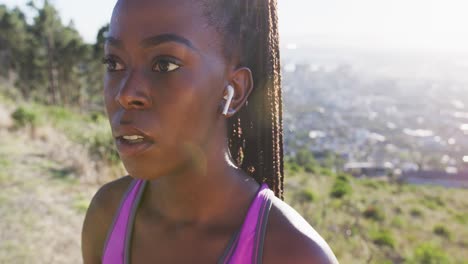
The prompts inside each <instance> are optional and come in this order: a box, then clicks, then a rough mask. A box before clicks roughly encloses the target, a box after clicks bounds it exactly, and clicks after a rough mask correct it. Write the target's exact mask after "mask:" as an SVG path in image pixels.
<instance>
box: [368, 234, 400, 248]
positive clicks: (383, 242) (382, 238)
mask: <svg viewBox="0 0 468 264" xmlns="http://www.w3.org/2000/svg"><path fill="white" fill-rule="evenodd" d="M371 239H372V241H373V242H374V244H376V245H378V246H388V247H390V248H394V247H395V239H394V238H393V235H392V233H391V232H390V231H389V230H380V231H376V232H373V233H372V234H371Z"/></svg>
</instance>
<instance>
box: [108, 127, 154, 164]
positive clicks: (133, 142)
mask: <svg viewBox="0 0 468 264" xmlns="http://www.w3.org/2000/svg"><path fill="white" fill-rule="evenodd" d="M113 134H114V136H115V141H116V145H117V150H118V152H119V154H120V157H121V158H123V157H130V156H136V155H138V154H142V153H143V152H145V151H146V150H148V149H149V148H150V147H152V146H153V145H154V144H155V141H154V139H153V138H152V137H150V136H148V135H147V134H145V133H144V132H143V131H141V130H140V129H137V128H135V127H132V126H119V127H116V128H115V129H113Z"/></svg>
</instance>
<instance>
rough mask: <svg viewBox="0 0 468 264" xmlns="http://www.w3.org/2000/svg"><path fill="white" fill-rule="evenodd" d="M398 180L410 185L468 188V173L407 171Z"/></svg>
mask: <svg viewBox="0 0 468 264" xmlns="http://www.w3.org/2000/svg"><path fill="white" fill-rule="evenodd" d="M400 180H402V181H403V182H405V183H410V184H423V185H439V186H444V187H451V188H468V171H461V172H457V173H449V172H447V171H435V170H431V171H421V170H420V171H407V172H403V174H402V176H401V178H400Z"/></svg>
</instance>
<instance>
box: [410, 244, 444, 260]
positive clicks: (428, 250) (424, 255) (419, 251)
mask: <svg viewBox="0 0 468 264" xmlns="http://www.w3.org/2000/svg"><path fill="white" fill-rule="evenodd" d="M407 263H408V264H410V263H411V264H448V263H450V260H449V258H448V256H447V255H446V254H445V253H444V252H443V251H442V250H441V249H440V248H438V247H435V246H434V245H431V244H427V243H426V244H422V245H420V246H418V247H417V248H416V249H415V250H414V254H413V258H412V259H411V260H410V261H408V262H407Z"/></svg>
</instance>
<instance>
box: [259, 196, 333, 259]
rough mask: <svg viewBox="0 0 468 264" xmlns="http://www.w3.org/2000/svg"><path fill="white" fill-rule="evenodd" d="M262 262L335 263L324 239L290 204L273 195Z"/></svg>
mask: <svg viewBox="0 0 468 264" xmlns="http://www.w3.org/2000/svg"><path fill="white" fill-rule="evenodd" d="M263 262H264V263H267V264H269V263H311V264H335V263H338V260H337V259H336V257H335V255H334V254H333V252H332V250H331V249H330V247H329V246H328V244H327V243H326V242H325V240H324V239H323V238H322V237H321V236H320V235H319V234H318V233H317V232H316V231H315V230H314V229H313V228H312V227H311V226H310V225H309V223H307V221H306V220H305V219H304V218H303V217H302V216H301V215H299V213H297V212H296V210H294V209H293V208H292V207H290V206H289V205H288V204H286V203H285V202H283V201H281V200H280V199H278V198H276V197H275V198H273V204H272V208H271V211H270V215H269V219H268V225H267V230H266V235H265V245H264V252H263Z"/></svg>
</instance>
